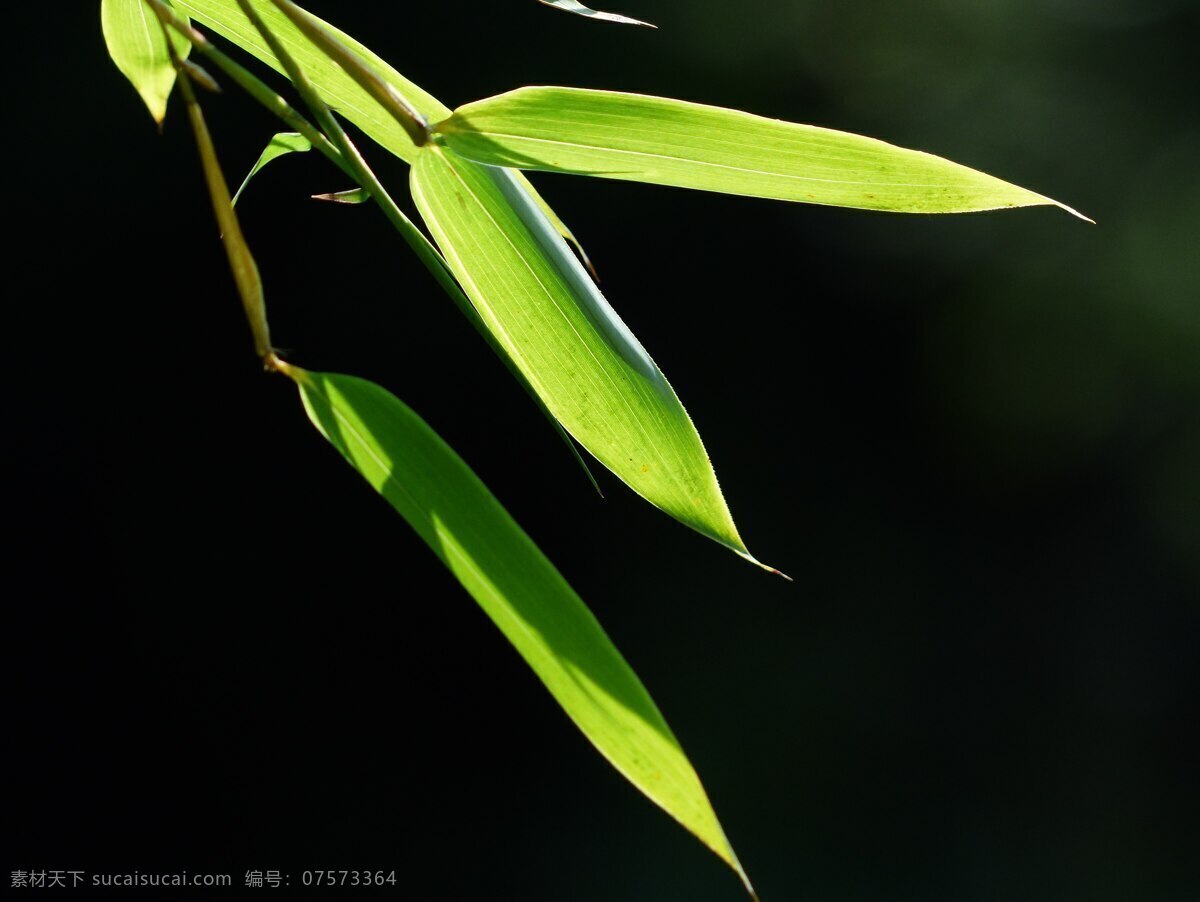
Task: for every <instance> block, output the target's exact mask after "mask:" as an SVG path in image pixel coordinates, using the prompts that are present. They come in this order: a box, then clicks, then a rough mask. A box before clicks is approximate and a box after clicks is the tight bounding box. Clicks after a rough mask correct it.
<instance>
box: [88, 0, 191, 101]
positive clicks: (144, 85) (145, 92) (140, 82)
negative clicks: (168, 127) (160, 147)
mask: <svg viewBox="0 0 1200 902" xmlns="http://www.w3.org/2000/svg"><path fill="white" fill-rule="evenodd" d="M100 27H101V30H102V31H103V32H104V42H105V44H107V46H108V54H109V56H111V57H112V60H113V62H114V63H116V64H117V68H118V69H120V70H121V74H123V75H124V76H125V77H126V78H128V79H129V82H130V84H132V85H133V87H134V89H135V90H136V91H137V92H138V94H139V95H141V98H142V101H143V102H144V103H145V104H146V108H147V109H149V110H150V115H151V116H153V117H154V121H155V122H157V123H159V124H160V125H161V124H162V121H163V119H164V118H166V115H167V99H168V98H169V97H170V96H171V91H172V89H174V87H175V78H176V74H175V66H174V64H173V63H172V62H171V54H170V52H169V51H168V49H167V38H166V36H165V35H164V34H163V27H162V25H161V24H159V21H158V19H157V17H155V15H154V13H153V12H151V11H150V9H149V8H148V7H147V6H146V4H145V3H144V2H143V0H101V2H100ZM171 40H172V43H173V44H174V45H175V50H176V52H177V53H178V54H179V56H180V57H181V58H183V57H186V56H187V55H188V53H189V51H190V50H191V48H192V45H191V44H190V43H189V42H188V41H186V40H184V39H183V38H181V37H179V36H178V35H173V36H172V39H171Z"/></svg>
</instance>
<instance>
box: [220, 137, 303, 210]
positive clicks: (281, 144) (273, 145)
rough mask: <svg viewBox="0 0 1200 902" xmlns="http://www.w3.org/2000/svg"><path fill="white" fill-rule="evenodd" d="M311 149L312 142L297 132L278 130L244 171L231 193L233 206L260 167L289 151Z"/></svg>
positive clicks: (296, 151)
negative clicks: (255, 159)
mask: <svg viewBox="0 0 1200 902" xmlns="http://www.w3.org/2000/svg"><path fill="white" fill-rule="evenodd" d="M310 150H312V142H311V141H309V140H308V138H306V137H304V135H302V134H300V133H299V132H280V133H279V134H277V135H276V136H275V137H273V138H272V139H271V140H270V141H269V142H268V143H267V146H266V147H265V148H263V152H262V154H261V155H260V156H259V158H258V161H257V162H256V163H255V164H254V166H253V167H251V169H250V171H249V172H248V173H246V177H245V178H244V179H243V180H242V185H241V187H240V188H238V189H237V193H236V194H234V195H233V203H234V206H236V205H237V202H238V198H239V197H241V196H242V192H243V191H245V190H246V186H247V185H249V184H250V180H251V179H253V178H254V177H255V176H256V175H258V174H259V172H261V171H262V168H263V167H264V166H266V165H267V164H268V163H272V162H274V161H275V160H278V159H279V158H280V157H283V156H287V155H288V154H291V153H308V152H309V151H310Z"/></svg>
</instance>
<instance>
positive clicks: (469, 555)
mask: <svg viewBox="0 0 1200 902" xmlns="http://www.w3.org/2000/svg"><path fill="white" fill-rule="evenodd" d="M283 372H285V373H286V374H287V375H289V376H291V377H292V378H293V379H294V380H295V381H296V384H297V385H298V386H299V388H300V394H301V397H302V399H303V401H304V406H305V410H306V411H307V412H308V415H309V418H310V419H311V420H312V422H313V424H314V425H315V426H316V427H317V429H319V430H320V431H321V433H322V434H323V435H324V436H325V437H326V438H327V439H328V440H329V442H330V443H331V444H332V445H333V446H334V447H335V448H336V449H337V450H338V451H339V452H340V453H341V454H342V456H343V457H344V458H345V459H346V460H347V461H348V462H349V463H350V465H351V466H352V467H354V469H356V470H358V472H359V473H361V474H362V476H363V477H364V478H365V479H366V480H367V482H369V483H370V484H371V486H372V487H373V488H374V489H375V490H376V491H377V492H379V494H381V495H382V496H383V497H384V498H385V499H387V501H388V502H389V503H390V504H391V505H392V506H393V507H394V508H395V509H396V510H397V511H398V512H399V513H400V515H401V516H403V517H404V519H405V520H407V521H408V523H409V525H411V526H412V528H413V529H414V530H416V532H417V534H418V535H419V536H420V537H421V538H422V539H423V540H424V541H425V543H426V544H427V545H429V547H430V548H431V549H432V550H433V552H434V554H436V555H437V556H438V557H439V558H441V560H442V562H443V563H444V564H445V565H446V567H447V568H449V570H450V571H451V572H452V573H453V574H454V576H455V577H456V578H457V579H458V581H459V582H460V583H462V585H463V587H464V588H465V589H466V590H467V591H468V592H469V593H470V594H471V596H472V597H473V598H474V599H475V600H476V601H477V602H478V603H479V606H480V607H481V608H483V610H484V612H485V613H486V614H487V615H488V617H490V618H491V619H492V621H493V622H494V623H495V624H496V626H498V627H499V628H500V630H501V632H503V633H504V635H505V636H506V637H507V638H508V640H509V641H510V642H511V643H512V644H513V646H514V648H516V650H517V651H518V652H519V653H520V655H521V657H522V658H524V659H525V661H526V663H528V664H529V666H530V667H531V668H533V671H534V673H536V674H537V676H538V678H539V679H540V680H541V681H542V683H543V684H545V686H546V688H547V689H548V690H549V691H550V693H551V695H553V696H554V698H555V699H556V700H557V701H558V703H559V704H560V705H561V706H562V708H563V710H564V711H565V712H566V713H567V715H568V716H569V717H570V718H571V720H573V721H574V722H575V724H576V725H577V726H578V727H579V729H580V730H582V731H583V733H584V735H585V736H586V737H587V738H588V740H590V741H591V743H592V744H593V745H594V746H595V747H596V749H597V750H598V751H599V752H600V753H601V754H602V755H603V756H604V757H605V758H607V759H608V761H609V762H610V763H611V764H612V765H613V767H615V768H616V769H617V770H618V771H619V772H620V773H621V774H622V775H623V776H624V777H625V778H626V779H627V780H629V781H630V782H631V783H632V784H633V785H634V786H636V787H637V788H638V789H639V790H641V791H642V792H643V793H645V794H646V796H648V797H649V798H650V799H651V800H652V801H653V802H655V803H656V804H657V805H659V806H660V807H661V808H663V810H665V811H666V812H667V813H668V814H670V815H671V816H672V817H674V818H675V819H676V820H678V821H679V822H680V823H681V824H682V825H683V826H684V827H686V828H687V829H688V830H690V831H691V832H692V833H694V834H695V835H696V836H697V837H698V838H699V839H700V840H701V841H702V842H703V843H704V844H705V845H707V846H708V847H709V848H711V849H712V850H713V851H714V852H716V853H717V855H719V856H720V857H721V858H722V859H724V860H725V861H726V862H728V863H729V864H730V865H731V866H732V867H733V868H735V870H737V872H738V874H739V875H741V876H742V878H743V880H744V879H745V875H744V873H743V872H742V869H741V867H740V865H739V864H738V862H737V858H736V856H735V855H734V852H733V849H732V847H731V846H730V845H729V842H728V840H727V839H726V838H725V834H724V832H723V831H722V829H721V826H720V824H719V822H718V821H717V816H716V814H715V813H714V812H713V809H712V805H711V804H710V802H709V800H708V797H707V795H706V794H705V792H704V788H703V786H701V784H700V780H699V778H698V777H697V776H696V772H695V770H693V768H692V766H691V764H690V763H689V762H688V760H687V757H686V756H685V755H684V753H683V749H682V748H680V745H679V742H678V740H676V738H675V736H674V735H673V734H672V733H671V729H670V727H668V726H667V723H666V721H665V720H663V717H662V715H661V714H660V713H659V710H658V708H657V706H655V704H654V701H653V699H651V698H650V695H649V693H648V692H647V691H646V689H645V687H644V686H643V685H642V683H641V681H640V680H639V679H638V677H637V675H636V674H635V673H634V672H633V670H632V669H631V668H630V666H629V665H628V664H627V663H626V662H625V659H624V658H623V657H622V656H621V653H620V652H619V651H617V649H616V647H615V646H614V645H613V644H612V641H611V640H610V639H609V638H608V636H607V635H606V634H605V632H604V630H603V628H602V627H601V626H600V624H599V623H598V622H597V620H596V618H595V617H594V616H593V615H592V613H591V612H590V611H589V610H588V608H587V607H586V605H584V603H583V601H582V600H580V598H579V596H578V595H577V594H576V593H575V591H574V590H573V589H572V588H571V587H570V585H568V584H567V581H566V580H565V579H563V577H562V575H561V574H559V572H558V570H556V569H555V567H554V565H553V564H551V563H550V561H549V560H548V559H547V558H546V556H545V555H543V554H542V552H541V551H540V550H539V549H538V547H537V546H536V545H535V544H534V543H533V541H532V540H531V539H530V538H529V536H527V535H526V534H525V532H524V531H523V530H522V529H521V527H520V526H518V525H517V523H516V522H515V521H514V520H513V519H512V517H511V516H509V514H508V512H507V511H505V509H504V508H503V507H502V506H501V505H500V502H499V501H497V500H496V498H495V496H494V495H492V493H491V492H490V491H488V489H487V487H486V486H485V485H484V484H483V483H482V482H481V481H480V480H479V477H477V476H476V475H475V473H474V472H473V471H472V470H471V469H470V467H468V466H467V464H466V463H465V462H463V460H462V458H460V457H459V456H458V455H457V454H456V453H455V452H454V450H453V449H451V448H450V446H449V445H447V444H446V443H445V442H444V441H442V439H441V438H440V437H439V436H438V435H437V434H436V433H435V432H434V431H433V430H432V429H431V428H430V427H429V426H428V425H427V424H426V423H425V421H424V420H422V419H421V418H420V417H419V416H417V414H416V413H414V412H413V411H412V410H411V409H409V408H408V407H407V406H406V405H404V404H403V403H402V402H401V401H400V400H399V399H397V398H396V397H395V396H393V395H391V394H390V393H389V392H387V391H385V390H384V389H383V388H380V387H379V386H378V385H375V384H373V383H370V382H367V381H365V380H362V379H356V378H353V377H351V376H340V375H328V374H321V373H309V372H305V371H303V370H298V369H296V368H293V367H289V366H286V365H285V366H284V367H283ZM363 566H371V563H370V562H363ZM447 665H448V666H459V665H457V664H455V663H454V661H453V658H452V657H448V658H447ZM431 676H432V677H433V678H434V679H436V674H433V675H431ZM481 679H486V675H481ZM747 886H749V884H747Z"/></svg>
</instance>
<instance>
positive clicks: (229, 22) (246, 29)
mask: <svg viewBox="0 0 1200 902" xmlns="http://www.w3.org/2000/svg"><path fill="white" fill-rule="evenodd" d="M139 2H140V0H139ZM175 6H176V7H178V8H180V9H182V10H183V11H184V12H186V13H188V14H189V15H190V16H192V18H194V19H195V20H196V21H197V22H200V23H201V24H203V25H205V26H206V27H208V28H210V29H212V30H213V31H215V32H216V33H217V34H219V35H222V36H223V37H225V38H226V39H227V40H230V41H232V42H233V43H234V44H236V45H237V46H239V47H241V48H242V49H243V50H245V51H246V52H247V53H249V54H251V55H252V56H255V57H257V58H258V59H260V60H262V61H263V62H264V63H266V64H267V65H268V66H270V67H271V68H273V69H275V71H277V72H283V66H282V65H281V64H280V63H279V61H278V60H277V59H275V56H274V54H272V53H271V50H270V48H269V47H267V45H266V42H265V41H264V40H263V38H262V36H261V35H260V34H259V33H258V31H257V30H256V29H255V28H254V26H253V25H251V24H250V21H249V20H248V19H247V18H246V16H245V14H244V13H242V11H241V10H240V9H238V5H237V0H175ZM254 8H255V9H257V10H258V12H259V14H260V15H261V16H262V18H263V20H264V21H265V22H266V23H267V25H268V26H269V27H270V28H271V31H272V32H273V33H274V34H275V35H276V37H278V38H279V40H280V41H282V42H283V43H284V44H285V45H286V46H287V48H288V51H289V52H290V53H291V54H292V55H293V57H295V59H296V62H297V63H299V65H300V67H301V68H302V69H304V71H305V72H307V73H308V75H309V78H311V79H312V81H313V83H314V84H315V85H316V86H317V88H318V89H319V91H320V92H321V94H322V96H324V98H325V100H326V101H327V102H328V103H329V105H330V106H331V107H333V108H334V109H335V110H337V112H338V113H340V114H341V115H342V116H345V117H346V118H347V119H348V120H350V121H351V122H353V123H354V124H355V125H356V126H358V127H359V128H360V129H362V131H363V133H364V134H366V135H367V136H368V137H369V138H371V139H372V140H373V141H375V142H376V143H378V144H379V145H380V146H381V147H383V148H385V149H386V150H389V151H391V152H392V153H393V154H395V155H396V156H398V157H400V159H402V160H405V161H407V162H410V163H411V162H412V160H413V159H414V157H415V154H416V152H417V147H416V146H415V145H414V144H413V142H412V139H411V138H410V137H409V136H408V134H407V132H406V131H405V129H404V126H403V125H401V124H400V123H399V122H397V121H396V119H395V118H393V117H392V116H391V114H390V113H388V111H387V110H386V109H385V108H384V107H383V106H382V105H381V104H380V103H379V102H378V101H376V100H375V99H374V98H372V97H371V96H370V94H368V93H367V92H366V91H365V90H363V88H362V87H360V86H359V85H358V84H357V83H356V82H355V81H354V79H353V78H351V77H350V76H349V75H347V74H346V73H345V72H344V71H343V70H342V69H341V68H339V67H338V65H337V64H336V63H335V62H333V61H332V60H331V59H329V57H327V56H326V55H325V54H323V53H321V51H320V50H319V49H317V48H316V47H315V46H314V45H313V44H312V42H311V41H309V40H308V38H306V37H305V36H304V35H303V34H301V33H300V31H299V30H298V29H297V28H296V26H295V25H293V24H292V23H291V22H290V21H289V20H288V18H287V17H286V16H285V15H283V14H282V13H281V12H280V11H279V10H278V9H276V8H275V7H274V6H272V5H271V4H270V3H267V2H263V0H256V2H255V3H254ZM322 24H324V25H325V27H326V28H328V29H329V30H330V31H332V32H333V33H334V34H336V35H337V36H338V37H340V38H341V39H342V40H343V41H344V42H345V43H346V44H347V45H348V46H349V47H351V48H352V49H353V50H355V51H357V52H358V54H359V56H360V57H361V58H362V59H363V61H364V62H366V63H367V64H368V65H370V66H371V67H372V68H373V69H374V70H375V71H376V73H377V74H378V75H379V76H380V77H381V78H383V79H384V80H385V81H386V82H387V83H388V84H390V85H391V86H392V87H393V88H394V89H395V90H396V91H397V92H398V93H399V94H400V95H401V96H402V97H403V98H404V99H405V100H406V101H407V102H408V103H409V104H411V105H412V106H413V108H414V109H416V110H417V112H419V113H420V114H421V115H423V116H424V117H425V118H426V119H429V120H435V119H444V118H446V117H447V116H449V115H450V109H449V107H447V106H445V105H444V104H442V103H441V102H440V101H438V100H437V99H436V98H435V97H433V96H432V95H431V94H429V93H427V92H426V91H423V90H422V89H421V88H419V87H418V86H417V85H415V84H413V83H412V82H411V81H409V80H408V79H407V78H405V77H404V76H403V75H401V74H400V73H399V72H397V71H396V70H395V69H394V68H392V67H391V66H389V65H388V64H387V63H386V62H384V61H383V59H382V58H381V57H379V56H377V55H376V54H374V53H372V52H371V51H370V50H369V49H367V48H366V47H365V46H363V45H362V44H361V43H359V42H358V41H356V40H354V39H353V38H352V37H350V36H349V35H347V34H346V33H345V32H342V31H339V30H338V29H336V28H334V27H333V26H332V25H329V24H328V23H325V22H323V23H322ZM521 181H522V184H523V185H524V186H525V187H526V189H527V190H528V191H529V192H530V193H531V194H532V196H533V197H534V198H535V200H536V201H537V203H538V204H540V205H541V206H542V207H543V208H544V209H545V210H546V213H547V215H548V216H550V218H551V220H552V221H553V222H554V224H555V227H556V228H557V229H559V231H560V233H561V234H562V236H563V237H564V238H566V239H567V240H568V241H571V242H572V243H573V244H575V245H576V247H578V248H579V252H580V255H581V256H584V259H585V260H586V259H587V258H586V255H584V254H583V248H582V247H580V246H579V243H578V242H577V241H576V240H575V236H574V235H572V234H571V231H570V229H568V228H567V226H566V224H565V223H563V222H562V220H561V219H559V218H558V216H557V215H555V214H554V212H553V211H552V210H551V209H550V207H549V205H548V204H546V202H545V201H544V200H543V199H542V198H541V196H540V195H538V193H537V191H536V190H535V189H534V187H533V185H531V184H529V182H528V180H526V179H525V178H524V176H521Z"/></svg>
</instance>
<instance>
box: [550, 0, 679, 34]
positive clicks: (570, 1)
mask: <svg viewBox="0 0 1200 902" xmlns="http://www.w3.org/2000/svg"><path fill="white" fill-rule="evenodd" d="M538 3H541V4H542V5H544V6H553V7H554V8H555V9H561V10H563V11H564V12H568V13H574V14H575V15H577V16H586V17H587V18H589V19H598V20H600V21H601V22H617V23H620V24H622V25H645V26H646V27H647V28H656V27H657V26H655V25H651V24H650V23H649V22H643V21H642V20H641V19H631V18H629V16H621V15H618V14H617V13H604V12H600V11H599V10H595V9H592V8H590V7H587V6H584V5H583V4H582V3H580V2H579V0H538Z"/></svg>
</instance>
